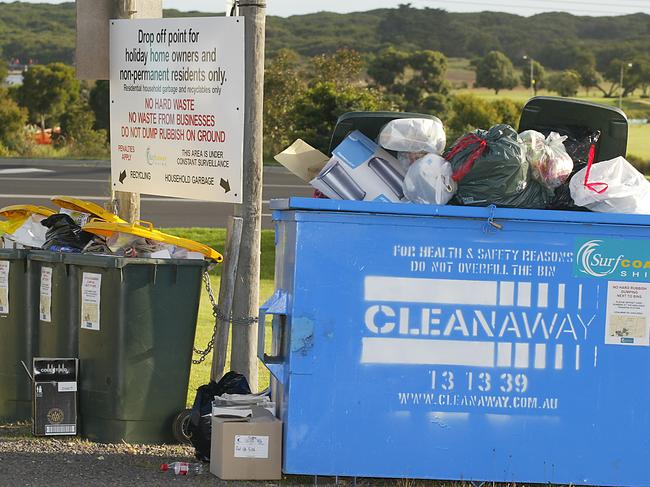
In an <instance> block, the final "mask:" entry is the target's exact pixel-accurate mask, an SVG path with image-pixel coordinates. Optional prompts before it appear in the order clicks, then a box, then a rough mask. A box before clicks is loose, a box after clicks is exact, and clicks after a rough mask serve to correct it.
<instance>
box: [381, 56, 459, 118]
mask: <svg viewBox="0 0 650 487" xmlns="http://www.w3.org/2000/svg"><path fill="white" fill-rule="evenodd" d="M446 73H447V58H446V57H445V55H444V54H442V53H440V52H438V51H430V50H423V51H413V52H411V53H405V52H401V51H397V50H395V49H393V48H388V49H385V50H383V51H381V52H380V54H379V55H377V56H376V57H375V58H374V59H373V60H372V61H371V63H370V65H369V67H368V74H369V75H370V76H371V77H372V78H373V79H374V81H375V83H376V86H377V87H378V88H379V89H380V90H381V91H382V92H383V93H384V94H385V97H386V98H387V99H389V100H392V101H393V103H394V104H395V105H397V106H398V107H399V108H400V109H402V110H406V111H413V112H432V113H435V114H436V115H438V116H439V117H444V116H445V114H446V111H447V105H448V100H447V98H448V95H449V91H450V84H449V82H448V81H447V80H446Z"/></svg>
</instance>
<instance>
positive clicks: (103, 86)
mask: <svg viewBox="0 0 650 487" xmlns="http://www.w3.org/2000/svg"><path fill="white" fill-rule="evenodd" d="M88 104H89V105H90V108H91V109H92V111H93V113H94V114H95V125H94V127H93V128H94V129H95V130H106V131H108V130H110V128H111V121H110V111H111V110H110V105H111V96H110V92H109V82H108V81H105V80H99V81H97V83H95V86H93V88H92V89H91V90H90V94H89V95H88Z"/></svg>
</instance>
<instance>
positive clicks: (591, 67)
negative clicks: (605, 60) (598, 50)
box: [573, 52, 603, 95]
mask: <svg viewBox="0 0 650 487" xmlns="http://www.w3.org/2000/svg"><path fill="white" fill-rule="evenodd" d="M573 69H574V71H575V72H576V73H578V75H580V84H581V85H582V86H584V88H585V90H587V95H589V90H590V89H591V88H596V87H598V86H599V85H600V84H602V82H603V77H602V76H601V74H600V73H599V72H598V70H597V69H596V56H594V55H593V53H591V52H580V53H578V54H576V56H575V64H574V66H573Z"/></svg>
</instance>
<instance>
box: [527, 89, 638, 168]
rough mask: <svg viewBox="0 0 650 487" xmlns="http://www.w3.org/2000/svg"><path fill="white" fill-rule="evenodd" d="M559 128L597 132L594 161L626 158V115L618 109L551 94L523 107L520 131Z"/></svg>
mask: <svg viewBox="0 0 650 487" xmlns="http://www.w3.org/2000/svg"><path fill="white" fill-rule="evenodd" d="M562 127H567V128H571V127H584V128H587V129H589V130H593V131H596V130H599V131H600V139H599V141H598V146H597V147H596V159H595V160H596V162H599V161H607V160H610V159H614V158H615V157H618V156H622V157H625V155H626V153H627V132H628V126H627V117H626V116H625V113H624V112H623V111H622V110H619V109H618V108H614V107H611V106H607V105H601V104H599V103H591V102H587V101H582V100H573V99H568V98H558V97H551V96H537V97H535V98H531V99H530V100H529V101H528V103H526V105H525V106H524V109H523V112H522V113H521V120H520V121H519V132H523V131H524V130H538V131H543V130H545V129H546V130H548V129H551V130H552V129H553V128H562Z"/></svg>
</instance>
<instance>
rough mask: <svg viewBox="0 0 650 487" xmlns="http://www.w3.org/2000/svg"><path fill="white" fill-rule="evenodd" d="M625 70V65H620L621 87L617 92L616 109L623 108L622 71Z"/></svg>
mask: <svg viewBox="0 0 650 487" xmlns="http://www.w3.org/2000/svg"><path fill="white" fill-rule="evenodd" d="M624 70H625V63H623V62H622V63H621V86H620V87H619V90H618V108H621V109H622V108H623V71H624Z"/></svg>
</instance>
